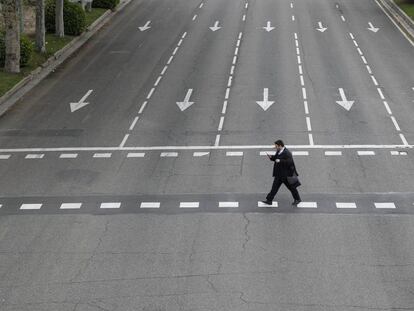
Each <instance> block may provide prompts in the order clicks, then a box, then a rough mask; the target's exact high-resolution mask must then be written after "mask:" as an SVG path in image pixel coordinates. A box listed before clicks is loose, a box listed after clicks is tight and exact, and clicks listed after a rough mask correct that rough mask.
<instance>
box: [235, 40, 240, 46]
mask: <svg viewBox="0 0 414 311" xmlns="http://www.w3.org/2000/svg"><path fill="white" fill-rule="evenodd" d="M236 46H237V47H239V46H240V39H237V44H236Z"/></svg>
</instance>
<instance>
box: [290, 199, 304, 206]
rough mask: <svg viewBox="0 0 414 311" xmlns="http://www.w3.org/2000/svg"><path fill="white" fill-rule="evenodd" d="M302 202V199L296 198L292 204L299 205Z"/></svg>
mask: <svg viewBox="0 0 414 311" xmlns="http://www.w3.org/2000/svg"><path fill="white" fill-rule="evenodd" d="M300 202H302V200H295V201H293V203H292V205H293V206H297V205H298V204H299V203H300Z"/></svg>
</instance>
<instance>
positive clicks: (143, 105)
mask: <svg viewBox="0 0 414 311" xmlns="http://www.w3.org/2000/svg"><path fill="white" fill-rule="evenodd" d="M147 103H148V102H147V101H145V102H144V103H143V104H142V105H141V108H140V109H139V111H138V114H141V113H142V112H143V111H144V109H145V106H146V105H147Z"/></svg>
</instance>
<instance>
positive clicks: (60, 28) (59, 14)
mask: <svg viewBox="0 0 414 311" xmlns="http://www.w3.org/2000/svg"><path fill="white" fill-rule="evenodd" d="M55 25H56V36H58V37H60V38H62V37H64V36H65V26H64V24H63V0H56V18H55Z"/></svg>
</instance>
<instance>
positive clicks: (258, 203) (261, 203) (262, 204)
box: [257, 201, 278, 207]
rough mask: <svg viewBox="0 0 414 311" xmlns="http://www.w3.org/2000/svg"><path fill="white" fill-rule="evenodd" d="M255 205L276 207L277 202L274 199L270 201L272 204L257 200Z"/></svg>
mask: <svg viewBox="0 0 414 311" xmlns="http://www.w3.org/2000/svg"><path fill="white" fill-rule="evenodd" d="M257 207H278V204H277V202H276V201H273V202H272V205H269V204H265V203H263V202H262V201H258V202H257Z"/></svg>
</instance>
